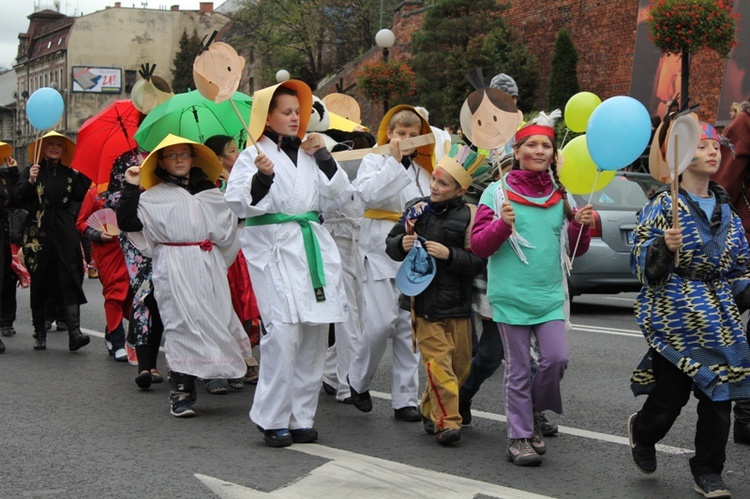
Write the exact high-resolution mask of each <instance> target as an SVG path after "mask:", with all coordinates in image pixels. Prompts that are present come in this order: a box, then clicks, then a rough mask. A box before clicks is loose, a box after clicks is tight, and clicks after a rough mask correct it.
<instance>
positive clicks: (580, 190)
mask: <svg viewBox="0 0 750 499" xmlns="http://www.w3.org/2000/svg"><path fill="white" fill-rule="evenodd" d="M562 153H563V156H564V157H565V168H563V169H562V170H561V171H560V172H559V173H560V182H562V184H563V185H564V186H565V188H566V189H567V190H568V192H570V193H572V194H581V195H583V194H591V193H592V192H593V191H598V190H599V189H603V188H604V187H606V186H607V184H609V183H610V182H611V181H612V179H613V178H615V173H616V171H615V170H599V169H598V168H597V167H596V163H594V160H593V159H591V155H590V154H589V150H588V148H587V147H586V136H585V135H580V136H578V137H576V138H574V139H573V140H571V141H570V142H568V143H567V144H566V145H565V147H563V149H562Z"/></svg>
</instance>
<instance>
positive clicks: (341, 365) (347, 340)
mask: <svg viewBox="0 0 750 499" xmlns="http://www.w3.org/2000/svg"><path fill="white" fill-rule="evenodd" d="M363 214H364V205H363V204H362V201H361V200H360V199H359V196H357V194H352V195H351V196H349V198H348V201H347V202H346V204H345V205H344V206H343V207H342V208H341V209H339V210H332V211H327V212H325V213H323V220H324V223H323V227H324V228H325V229H327V230H328V232H330V233H331V236H333V240H334V241H335V242H336V247H337V248H338V249H339V254H340V255H341V266H342V270H343V274H342V277H343V281H344V290H345V291H346V299H347V302H348V303H347V304H348V307H349V319H348V320H347V321H345V322H339V323H336V325H335V335H336V343H335V344H333V345H332V346H330V347H328V350H327V351H326V360H325V367H324V369H323V381H324V382H325V383H327V384H328V385H330V386H332V387H334V388H335V389H336V400H338V401H339V402H343V401H344V400H345V399H346V398H347V397H349V396H350V395H351V391H350V390H349V383H348V382H347V381H346V378H347V376H349V366H350V365H351V362H352V357H353V356H354V352H355V350H356V349H357V346H358V345H359V340H360V337H361V336H362V324H361V320H360V319H361V318H360V313H361V311H362V309H363V303H362V260H361V258H360V257H359V226H360V224H361V223H362V215H363Z"/></svg>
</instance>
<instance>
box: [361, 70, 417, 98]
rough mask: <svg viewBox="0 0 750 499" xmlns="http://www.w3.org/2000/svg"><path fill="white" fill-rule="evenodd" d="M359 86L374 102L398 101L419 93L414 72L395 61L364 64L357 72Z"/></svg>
mask: <svg viewBox="0 0 750 499" xmlns="http://www.w3.org/2000/svg"><path fill="white" fill-rule="evenodd" d="M357 85H359V88H360V89H361V90H362V94H363V95H364V96H365V97H367V98H368V99H370V100H373V101H388V100H391V101H398V100H402V99H405V98H406V97H414V96H416V92H417V87H416V83H415V75H414V71H413V70H412V69H411V68H410V67H409V66H408V65H407V64H405V63H403V62H401V61H395V60H389V61H377V62H368V63H365V64H363V65H362V66H360V69H359V71H358V72H357Z"/></svg>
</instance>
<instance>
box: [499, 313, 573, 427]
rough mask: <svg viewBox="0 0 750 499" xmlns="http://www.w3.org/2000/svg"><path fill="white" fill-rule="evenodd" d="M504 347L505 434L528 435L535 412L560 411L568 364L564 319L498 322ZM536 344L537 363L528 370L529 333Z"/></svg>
mask: <svg viewBox="0 0 750 499" xmlns="http://www.w3.org/2000/svg"><path fill="white" fill-rule="evenodd" d="M498 328H499V329H500V337H501V338H502V340H503V348H504V349H505V378H504V380H503V388H504V389H503V400H504V402H505V414H506V416H507V418H508V438H531V437H532V436H533V435H534V413H535V412H540V411H546V410H551V411H554V412H556V413H558V414H562V396H561V393H560V381H561V380H562V377H563V374H564V373H565V368H566V367H567V365H568V338H567V331H566V330H565V321H562V320H555V321H549V322H544V323H541V324H534V325H531V326H513V325H510V324H502V323H501V324H498ZM532 334H534V335H535V336H536V339H537V344H538V346H539V367H538V369H537V371H536V373H535V374H534V375H533V376H532V373H531V353H530V352H531V335H532Z"/></svg>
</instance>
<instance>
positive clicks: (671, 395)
mask: <svg viewBox="0 0 750 499" xmlns="http://www.w3.org/2000/svg"><path fill="white" fill-rule="evenodd" d="M652 354H653V369H654V377H655V378H656V386H654V389H653V391H652V392H651V393H650V394H649V396H648V399H646V402H645V403H644V404H643V408H642V409H641V410H640V411H639V412H638V416H637V417H636V419H635V423H634V430H635V438H636V440H637V441H638V442H639V443H641V444H643V445H655V444H656V443H657V442H659V441H660V440H661V439H662V438H664V436H665V435H666V434H667V432H668V431H669V429H670V428H671V427H672V424H673V423H674V422H675V420H676V419H677V416H679V415H680V411H681V410H682V408H683V407H685V404H687V403H688V400H689V399H690V392H691V391H692V392H693V394H694V395H695V397H696V398H697V399H698V424H697V426H696V428H695V456H694V457H692V458H691V459H690V470H691V471H692V473H693V475H694V476H699V475H706V474H721V472H722V470H723V469H724V462H725V461H726V447H727V439H728V438H729V427H730V424H731V418H730V416H731V407H732V403H731V402H714V401H712V400H711V399H710V398H709V397H708V395H706V394H705V393H703V392H702V391H701V390H700V389H699V388H697V387H694V386H693V380H692V379H691V378H690V377H689V376H688V375H687V374H685V373H683V372H682V371H680V370H679V369H678V368H677V367H675V366H674V365H672V364H671V363H670V362H669V361H668V360H666V359H665V358H664V357H662V356H661V355H659V354H658V353H656V352H655V351H652Z"/></svg>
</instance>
